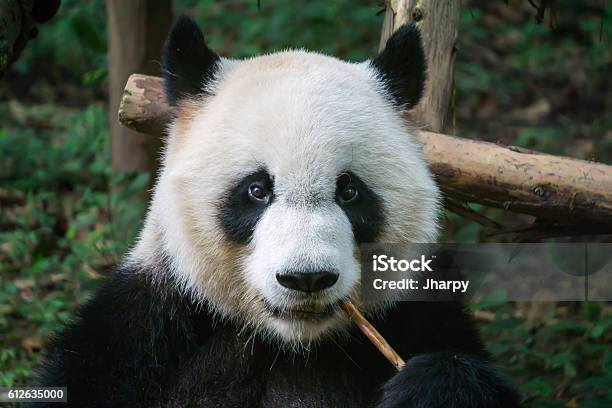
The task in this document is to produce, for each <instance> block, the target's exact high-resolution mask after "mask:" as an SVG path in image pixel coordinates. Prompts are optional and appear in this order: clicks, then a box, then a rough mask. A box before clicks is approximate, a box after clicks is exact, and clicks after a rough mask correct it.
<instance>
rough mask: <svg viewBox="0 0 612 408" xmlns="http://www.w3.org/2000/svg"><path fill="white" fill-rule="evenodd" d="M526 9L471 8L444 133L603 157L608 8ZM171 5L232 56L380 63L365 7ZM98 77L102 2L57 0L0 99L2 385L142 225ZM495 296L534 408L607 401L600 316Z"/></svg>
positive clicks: (34, 354)
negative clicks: (552, 16) (4, 199)
mask: <svg viewBox="0 0 612 408" xmlns="http://www.w3.org/2000/svg"><path fill="white" fill-rule="evenodd" d="M524 3H525V5H524V6H523V7H509V6H507V5H505V2H500V1H496V2H471V1H468V2H466V3H465V4H466V7H465V9H464V12H463V14H462V16H461V28H460V36H459V45H458V53H457V62H456V96H455V103H454V106H455V110H454V111H453V112H452V115H453V116H454V117H455V118H456V122H457V124H458V126H459V128H458V129H453V130H454V131H455V132H456V133H457V134H460V135H462V136H466V137H484V138H487V137H488V139H489V140H493V141H497V140H498V139H501V140H502V141H504V142H506V143H509V144H514V145H519V146H524V147H528V148H532V149H537V150H544V151H548V152H551V153H557V154H567V155H571V156H577V157H596V158H597V159H598V160H602V161H610V160H611V159H612V134H610V131H609V129H610V128H612V118H611V116H610V115H609V114H606V113H607V112H606V111H605V109H606V107H608V108H609V106H611V101H610V92H609V72H608V70H609V66H610V59H611V57H612V47H611V46H610V45H611V44H612V29H611V27H612V5H611V4H609V2H608V3H607V4H606V5H605V8H604V11H603V15H602V14H601V13H600V12H599V11H600V10H601V4H602V2H599V1H596V0H588V1H583V2H575V1H571V0H559V2H558V3H559V5H558V10H559V11H558V13H559V20H558V22H557V26H558V29H557V30H552V31H551V30H550V29H549V28H548V27H547V26H545V25H538V24H535V23H534V22H533V10H532V9H531V8H530V6H529V5H528V4H527V2H524ZM174 5H175V12H176V14H180V13H187V14H189V15H191V16H193V17H194V18H195V19H196V20H198V22H199V23H200V24H201V26H202V27H203V28H204V32H205V34H206V36H207V40H208V41H209V43H210V44H211V46H212V47H213V48H215V49H216V50H218V52H219V53H221V54H222V55H224V56H228V57H250V56H253V55H257V54H260V53H265V52H272V51H275V50H281V49H284V48H299V47H303V48H306V49H310V50H317V51H322V52H325V53H328V54H332V55H336V56H339V57H342V58H346V59H349V60H352V61H362V60H364V59H367V58H369V57H371V56H372V55H374V53H375V52H376V49H377V47H378V37H379V35H380V26H381V23H382V18H381V17H380V16H376V13H377V11H378V10H379V7H378V5H377V4H376V2H375V1H370V0H360V1H354V0H336V1H327V0H313V1H307V2H306V1H305V2H299V4H298V2H295V1H292V0H262V1H261V9H259V10H258V8H257V1H256V0H234V1H213V0H176V1H175V4H174ZM602 19H603V20H602ZM601 27H603V30H602V29H601ZM600 31H601V32H600ZM600 37H601V38H600ZM106 77H107V56H106V15H105V9H104V2H103V1H102V0H94V1H88V2H84V1H78V0H63V1H62V6H61V8H60V12H59V13H58V15H57V16H56V17H55V18H54V20H52V21H51V22H50V23H48V24H45V25H42V26H41V27H40V33H39V35H38V38H36V39H35V40H33V41H31V42H30V43H29V44H28V47H27V48H26V50H25V51H24V53H23V55H22V57H21V59H20V60H19V61H17V63H16V64H14V66H13V67H12V70H11V72H10V73H9V80H7V82H6V84H7V86H6V87H4V88H3V89H0V97H2V103H0V123H1V124H2V125H1V126H2V127H1V128H0V152H1V155H0V189H2V190H3V191H11V192H13V193H15V194H17V195H18V196H19V197H20V200H17V201H19V202H18V203H16V204H12V205H9V206H6V207H1V208H0V386H7V385H17V384H24V383H26V382H27V381H30V380H31V379H32V377H33V372H32V369H33V367H34V366H35V365H36V364H37V362H38V359H39V356H40V348H41V344H42V342H43V340H44V339H45V338H46V337H47V336H48V335H49V333H51V332H53V331H55V330H57V329H58V328H60V327H61V326H62V325H63V324H64V323H65V322H66V321H68V320H69V319H70V316H71V314H72V312H73V311H74V309H75V308H76V307H77V306H78V305H79V304H81V303H82V302H83V301H84V299H86V298H87V296H89V295H90V294H91V292H92V291H93V290H94V289H95V288H96V285H97V282H98V280H99V277H100V276H101V275H104V274H107V273H108V271H109V270H110V269H111V268H112V267H113V266H114V265H115V264H116V263H117V262H118V260H119V259H120V258H121V256H122V254H124V253H125V250H126V248H127V247H128V246H129V245H130V244H131V243H132V242H133V239H134V236H135V234H136V232H137V230H138V228H139V227H140V222H141V221H140V220H141V219H142V214H143V212H144V208H143V205H142V204H141V203H142V200H141V195H142V194H143V192H144V191H145V190H146V188H147V187H148V185H149V180H148V177H147V176H146V175H144V174H127V175H118V174H112V173H111V171H110V169H109V138H108V127H107V119H108V112H107V110H106V108H105V107H104V101H105V100H106V91H105V87H106ZM3 85H4V84H3ZM606 90H607V92H606ZM540 107H544V108H540ZM471 207H472V209H474V210H475V211H478V212H480V213H483V214H484V215H486V216H488V217H490V218H492V219H494V220H496V221H498V222H500V223H507V222H512V221H515V220H514V219H513V218H512V216H511V215H509V214H508V213H507V212H503V211H500V210H495V209H485V208H483V207H481V206H478V205H472V206H471ZM446 220H447V221H446V223H445V224H446V225H445V237H444V239H445V240H447V241H456V242H478V241H483V240H491V239H493V240H499V239H502V238H503V237H498V236H496V237H489V236H488V235H487V231H486V230H485V229H483V228H481V227H480V226H479V225H477V224H475V223H473V222H466V220H465V219H463V218H461V217H459V216H457V215H455V214H452V213H447V214H446ZM504 299H505V294H504V293H501V292H500V293H499V294H496V296H495V297H494V298H492V299H490V300H489V301H487V302H486V303H485V302H483V303H481V304H478V305H472V307H473V309H474V310H475V311H476V312H478V313H481V314H482V313H484V314H485V316H492V317H490V318H487V319H484V320H483V324H482V330H483V333H484V337H485V339H486V341H487V346H488V348H489V350H490V351H491V353H492V354H493V355H494V356H495V358H496V359H497V361H499V362H500V364H502V365H503V366H504V367H505V368H506V369H507V370H508V371H509V372H510V373H511V374H512V375H513V376H514V377H516V378H517V380H518V382H519V384H520V387H521V389H522V391H523V392H524V394H525V395H526V396H527V398H528V404H527V406H529V407H576V406H578V407H581V408H582V407H603V406H610V405H612V391H611V390H612V351H611V350H610V347H609V343H610V340H612V316H611V312H610V308H609V306H607V305H605V304H598V303H583V304H580V305H577V304H561V305H553V304H551V305H541V304H535V305H529V304H518V305H517V304H509V303H508V302H506V301H505V300H504ZM478 313H477V316H478Z"/></svg>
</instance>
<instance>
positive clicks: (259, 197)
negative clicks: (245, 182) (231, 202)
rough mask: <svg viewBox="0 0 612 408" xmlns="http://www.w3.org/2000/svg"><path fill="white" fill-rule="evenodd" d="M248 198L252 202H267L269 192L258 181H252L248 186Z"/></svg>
mask: <svg viewBox="0 0 612 408" xmlns="http://www.w3.org/2000/svg"><path fill="white" fill-rule="evenodd" d="M249 198H250V199H251V201H253V202H254V203H258V204H267V203H268V201H270V192H269V191H268V189H267V188H266V187H265V186H264V185H263V184H261V183H260V182H254V183H251V185H250V186H249Z"/></svg>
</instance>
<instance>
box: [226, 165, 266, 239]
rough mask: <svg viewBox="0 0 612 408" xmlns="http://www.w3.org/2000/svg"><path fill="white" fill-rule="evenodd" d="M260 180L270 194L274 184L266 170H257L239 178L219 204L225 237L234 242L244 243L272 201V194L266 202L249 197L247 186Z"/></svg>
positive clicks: (249, 237)
mask: <svg viewBox="0 0 612 408" xmlns="http://www.w3.org/2000/svg"><path fill="white" fill-rule="evenodd" d="M253 182H260V183H261V184H262V185H263V186H264V187H265V188H266V189H267V190H268V191H269V192H270V193H271V194H273V190H274V185H273V182H272V178H271V177H270V175H269V174H268V172H267V171H266V170H263V169H262V170H258V171H257V172H255V173H253V174H250V175H248V176H246V177H244V178H243V179H242V180H240V181H239V182H238V183H236V185H235V186H234V187H233V188H232V189H231V190H230V191H229V193H228V194H227V196H226V197H225V199H224V200H222V201H221V203H220V206H219V212H218V214H219V221H220V223H221V226H222V228H223V231H225V234H226V236H227V238H228V239H229V240H230V241H232V242H236V243H240V244H245V243H247V242H248V241H249V240H250V239H251V236H252V235H253V231H254V230H255V226H256V225H257V222H258V221H259V219H260V218H261V216H262V215H263V213H264V211H265V210H266V208H267V206H268V205H270V204H271V203H272V201H273V196H272V198H271V199H270V201H269V202H268V203H267V204H265V205H264V204H262V203H254V202H252V201H251V199H250V198H249V194H248V190H249V186H250V185H251V183H253Z"/></svg>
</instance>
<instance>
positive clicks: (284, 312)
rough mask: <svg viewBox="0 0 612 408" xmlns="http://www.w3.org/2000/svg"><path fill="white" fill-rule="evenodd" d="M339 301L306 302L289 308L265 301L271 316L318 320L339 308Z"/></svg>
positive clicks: (329, 315)
mask: <svg viewBox="0 0 612 408" xmlns="http://www.w3.org/2000/svg"><path fill="white" fill-rule="evenodd" d="M340 303H341V302H339V301H338V302H334V303H329V304H327V305H324V304H320V303H308V304H302V305H299V306H293V307H291V308H280V307H277V306H272V305H271V304H269V303H268V302H265V303H264V304H265V306H266V309H268V311H269V312H270V314H272V316H274V317H276V318H280V319H298V320H318V319H324V318H327V317H331V316H332V315H333V314H334V313H335V312H336V311H337V310H339V309H340Z"/></svg>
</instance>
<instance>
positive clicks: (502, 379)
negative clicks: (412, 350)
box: [378, 353, 521, 408]
mask: <svg viewBox="0 0 612 408" xmlns="http://www.w3.org/2000/svg"><path fill="white" fill-rule="evenodd" d="M520 399H521V398H520V395H519V393H518V391H517V390H516V388H515V386H514V385H513V383H512V382H511V381H510V380H509V379H508V377H506V376H505V375H504V374H503V373H502V372H501V371H500V370H498V369H497V368H495V367H494V366H492V365H491V364H490V363H489V362H487V361H485V360H483V359H480V358H478V357H473V356H469V355H465V354H452V353H435V354H421V355H418V356H416V357H413V358H411V359H410V360H408V361H407V363H406V366H405V367H404V368H403V369H402V370H401V371H400V372H398V373H397V374H396V375H394V376H393V377H392V378H391V379H390V380H389V381H387V382H386V383H385V384H384V386H383V396H382V399H381V401H380V403H379V405H378V408H400V407H402V408H403V407H413V408H434V407H445V408H460V407H461V408H464V407H465V408H467V407H469V408H485V407H486V408H513V407H519V406H520Z"/></svg>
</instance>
